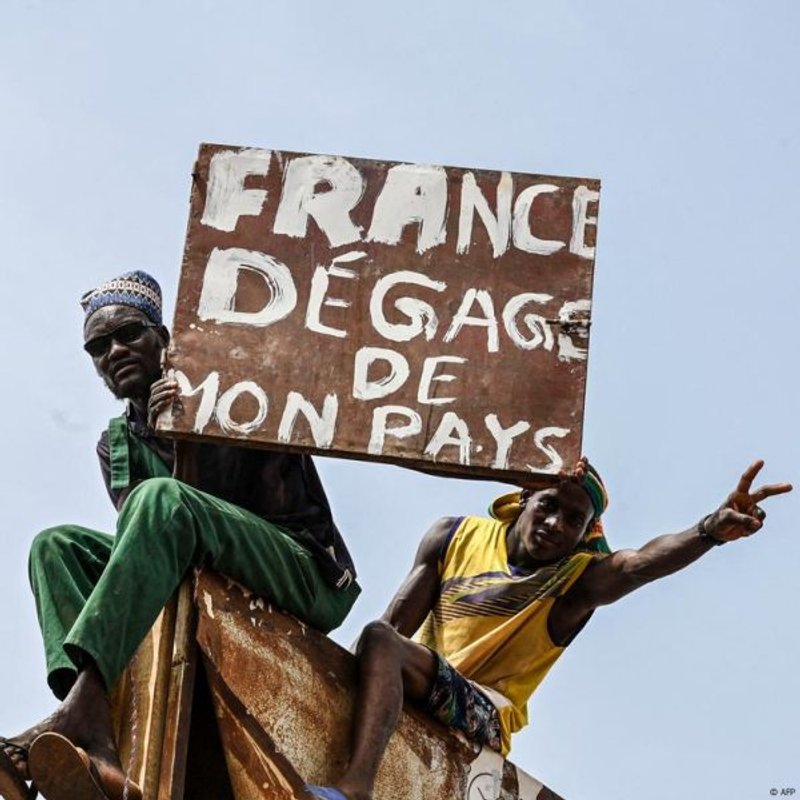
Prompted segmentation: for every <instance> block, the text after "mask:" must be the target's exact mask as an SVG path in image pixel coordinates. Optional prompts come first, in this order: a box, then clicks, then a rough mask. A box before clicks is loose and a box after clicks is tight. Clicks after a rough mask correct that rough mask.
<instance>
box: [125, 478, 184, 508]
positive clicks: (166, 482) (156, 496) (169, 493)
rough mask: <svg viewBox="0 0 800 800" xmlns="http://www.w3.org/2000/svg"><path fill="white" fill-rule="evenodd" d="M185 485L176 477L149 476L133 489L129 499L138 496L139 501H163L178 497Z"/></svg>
mask: <svg viewBox="0 0 800 800" xmlns="http://www.w3.org/2000/svg"><path fill="white" fill-rule="evenodd" d="M183 485H184V484H182V483H181V482H180V481H179V480H176V479H175V478H147V479H146V480H143V481H142V482H141V483H140V484H139V485H138V486H136V487H135V488H134V489H133V491H132V492H131V494H130V497H129V498H128V500H133V499H134V498H136V501H137V502H139V503H148V502H158V503H161V502H163V501H164V500H171V499H178V498H179V497H180V493H181V487H182V486H183Z"/></svg>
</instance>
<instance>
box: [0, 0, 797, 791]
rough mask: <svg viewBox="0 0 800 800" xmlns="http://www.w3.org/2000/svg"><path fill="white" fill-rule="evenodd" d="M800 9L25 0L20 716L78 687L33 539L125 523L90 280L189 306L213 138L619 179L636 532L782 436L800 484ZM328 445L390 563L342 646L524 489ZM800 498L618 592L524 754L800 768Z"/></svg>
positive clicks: (6, 426) (377, 551) (3, 197)
mask: <svg viewBox="0 0 800 800" xmlns="http://www.w3.org/2000/svg"><path fill="white" fill-rule="evenodd" d="M798 29H800V11H798V6H797V5H796V4H794V3H791V2H789V0H783V1H780V0H775V1H774V2H769V3H759V4H755V3H746V2H711V0H705V1H701V2H683V1H681V0H673V2H670V3H666V2H651V3H646V4H645V3H637V2H632V0H630V1H629V2H623V1H622V0H609V1H608V2H603V3H597V2H595V3H592V2H588V0H587V1H585V2H577V1H573V2H562V3H543V2H538V0H536V1H531V0H529V2H502V1H501V0H498V2H495V3H491V4H490V3H477V2H462V3H455V2H449V3H445V2H427V3H423V2H406V3H403V4H399V3H384V4H370V3H366V2H352V3H347V2H341V3H322V2H307V3H303V4H300V3H295V4H289V3H265V2H262V3H257V2H245V1H244V0H230V1H229V2H226V3H225V4H223V3H218V2H212V0H205V2H194V3H189V2H166V1H162V2H158V3H156V2H140V3H130V2H127V3H126V2H120V3H113V4H111V3H107V4H104V3H100V2H88V1H87V2H83V1H81V0H64V1H63V2H59V3H56V2H46V1H45V0H41V1H39V2H34V0H30V2H19V0H7V2H5V3H4V4H3V7H2V10H0V75H2V78H0V102H1V103H2V111H3V114H2V120H3V123H2V126H0V153H2V158H3V164H2V179H0V241H2V247H3V250H4V254H3V259H2V262H3V266H2V270H3V272H2V274H3V277H4V284H5V289H6V291H5V299H6V305H7V311H6V314H5V316H4V322H3V340H4V342H5V345H6V347H5V356H4V357H5V364H6V368H5V371H6V381H5V391H4V392H3V393H2V397H1V398H0V404H1V405H2V413H0V425H2V431H1V433H0V438H1V439H2V441H3V443H4V446H5V452H6V459H5V465H4V467H3V471H2V486H3V509H4V517H5V520H4V527H3V529H2V532H1V533H0V536H2V559H0V597H1V598H2V604H3V609H4V613H3V615H2V617H0V629H1V631H2V641H4V642H5V645H4V647H3V652H4V653H5V658H4V659H3V660H2V662H1V663H0V687H4V688H2V693H1V694H2V696H1V697H0V706H1V707H2V709H3V712H2V715H1V716H2V718H0V733H3V734H10V733H13V732H14V731H15V730H16V729H18V728H21V727H23V726H26V725H27V724H29V723H30V722H32V721H33V720H34V719H36V718H38V717H40V716H42V715H44V714H45V713H47V712H48V710H49V709H50V708H51V706H52V699H51V698H50V697H49V695H48V693H47V691H46V689H45V684H44V675H43V657H42V652H41V647H40V644H39V640H38V634H37V629H36V623H35V615H34V609H33V603H32V599H31V597H30V593H29V590H28V587H27V578H26V568H25V563H26V554H27V549H28V546H29V543H30V540H31V538H32V537H33V536H34V534H35V533H36V532H37V531H38V530H39V529H41V528H43V527H45V526H48V525H52V524H55V523H58V522H66V521H70V522H81V523H84V524H87V525H91V526H95V527H98V528H105V529H109V528H111V527H112V526H113V514H112V509H111V506H110V504H109V503H108V500H107V498H106V496H105V493H104V490H103V488H102V485H101V481H100V476H99V472H98V470H97V466H96V461H95V455H94V444H95V441H96V437H97V435H98V433H99V431H100V429H101V427H102V426H103V425H104V423H105V420H106V419H107V418H108V417H109V416H111V415H112V414H114V413H117V405H116V404H115V402H114V401H113V400H112V399H111V398H110V396H108V395H107V393H106V392H105V390H104V389H103V387H102V386H101V385H100V383H99V381H98V380H97V378H96V377H95V376H94V375H93V372H92V368H91V365H90V364H89V362H88V359H87V358H86V356H85V354H84V353H83V352H82V351H81V349H80V343H81V335H80V334H81V315H80V310H79V307H78V305H77V298H78V296H79V295H80V294H81V293H82V292H83V291H84V290H85V289H87V288H89V287H91V286H93V285H94V284H95V283H96V282H98V281H99V280H100V279H102V278H105V277H108V276H110V275H113V274H115V273H116V272H118V271H121V270H123V269H130V268H136V267H142V268H145V269H148V270H150V271H151V272H153V273H154V274H156V275H157V276H158V277H159V278H160V279H161V281H162V284H163V286H164V289H165V292H166V294H167V296H168V302H169V304H170V311H169V313H170V315H171V302H172V300H173V299H174V291H175V286H176V283H177V274H178V266H179V263H180V258H181V252H182V244H183V236H184V231H185V224H186V213H187V208H188V197H189V173H190V171H191V167H192V163H193V159H194V156H195V153H196V149H197V145H198V143H199V142H201V141H210V142H224V143H229V144H234V145H250V146H263V147H268V148H269V147H274V148H278V149H285V150H295V151H306V152H320V153H341V154H349V155H355V156H361V157H366V158H382V159H384V158H385V159H393V160H407V161H420V162H427V163H445V164H459V165H463V166H470V167H483V168H489V169H509V170H515V171H520V172H538V173H544V174H561V175H575V176H587V177H593V178H600V179H601V180H602V182H603V190H602V198H601V205H600V226H599V241H598V248H597V262H596V282H595V296H594V315H593V327H592V342H591V353H590V358H589V388H588V396H587V410H586V426H585V450H586V452H587V454H588V455H589V456H590V457H591V458H592V460H593V461H594V462H595V463H596V464H597V465H598V467H599V468H600V469H601V471H602V472H603V475H604V477H605V479H606V482H607V484H608V486H609V490H610V494H611V498H612V505H611V508H610V510H609V513H608V516H607V526H606V527H607V532H608V537H609V539H610V541H611V542H612V544H613V545H615V546H617V547H633V546H637V545H638V544H641V543H643V542H644V541H646V539H647V538H649V537H650V536H652V535H655V534H658V533H663V532H667V531H675V530H681V529H683V528H685V527H688V526H689V525H691V524H693V523H694V522H695V521H696V520H697V519H698V518H699V517H700V516H701V515H703V514H705V513H707V512H709V511H711V510H713V508H714V507H715V506H716V504H717V503H718V502H719V501H720V500H721V499H722V497H724V495H725V494H726V493H727V492H728V491H729V490H730V488H732V486H733V485H734V483H735V481H736V478H737V476H738V474H739V473H740V472H741V470H742V469H743V468H744V467H745V466H747V464H748V463H750V461H752V460H753V459H754V458H756V457H763V458H764V459H766V461H767V466H766V469H765V478H766V479H767V480H768V481H770V482H773V481H779V480H790V481H794V483H795V484H798V483H800V480H798V469H797V459H798V456H799V455H800V452H799V448H798V437H797V432H798V424H797V402H796V396H797V393H798V378H797V372H796V357H795V351H796V337H797V334H796V327H797V326H796V319H797V301H798V297H800V279H798V255H797V252H798V249H797V237H798V234H797V219H798V216H799V215H800V202H799V201H798V194H797V189H796V186H795V185H796V182H797V180H798V177H799V176H800V169H799V167H800V130H798V127H800V125H799V122H798V120H799V119H800V117H799V116H798V112H797V98H798V88H797V83H798V77H797V76H798V74H800V56H798V47H797V42H796V37H797V31H798ZM318 463H319V464H320V467H321V471H322V473H323V477H324V479H325V480H326V484H327V487H328V491H329V494H330V497H331V500H332V503H333V506H334V511H335V513H336V515H337V519H338V521H339V523H340V527H341V528H342V530H343V531H344V533H345V535H346V537H347V539H348V542H349V544H350V545H351V548H352V550H353V553H354V555H355V557H356V559H357V562H358V566H359V568H360V572H361V575H362V583H363V585H364V593H363V596H362V599H361V600H360V601H359V602H358V604H357V606H356V608H355V610H354V612H353V614H352V616H351V617H350V620H349V621H348V623H347V624H346V625H345V626H344V627H343V628H342V629H340V631H339V632H337V634H336V638H337V639H338V640H339V641H342V642H349V641H350V640H351V639H352V638H353V637H354V636H355V635H356V633H357V632H358V630H359V629H360V627H361V626H362V625H363V624H364V623H365V622H367V621H368V620H369V619H371V618H373V617H375V616H377V615H378V614H380V613H381V612H382V610H383V607H384V605H385V603H386V601H387V600H388V599H389V592H390V587H393V586H395V585H396V584H397V583H398V582H399V580H400V579H401V577H402V575H403V574H404V572H405V570H406V569H407V567H408V565H409V564H410V560H411V558H412V554H413V551H414V549H415V546H416V543H417V541H418V539H419V536H420V535H421V534H422V532H423V531H424V530H425V528H426V527H427V526H428V525H429V524H430V523H431V522H432V521H433V520H434V519H435V518H436V517H438V516H440V515H442V514H458V513H461V514H463V513H475V512H480V511H482V509H484V508H485V506H486V504H487V502H488V500H489V499H491V497H492V496H493V495H494V494H495V493H496V490H497V489H498V488H499V487H498V486H496V485H490V484H478V483H468V482H461V481H455V480H445V479H436V478H432V477H426V476H423V475H418V474H414V473H410V472H407V471H403V470H400V469H398V468H391V467H381V466H372V465H364V464H356V463H346V462H333V461H329V460H324V459H321V460H320V461H319V462H318ZM798 497H800V495H798V494H797V493H795V495H790V496H788V497H784V498H778V499H776V500H774V501H773V502H772V503H770V505H769V508H768V510H769V519H768V521H767V525H766V529H765V530H764V531H763V533H761V534H759V535H758V536H756V537H753V538H752V539H751V540H748V541H746V542H742V543H737V544H733V545H730V546H727V547H724V548H718V549H715V550H714V551H713V552H711V553H709V554H708V556H706V557H705V558H704V559H702V561H701V562H699V563H698V564H696V565H694V566H692V567H691V568H689V569H687V570H686V571H685V572H683V573H681V574H680V575H677V576H674V577H672V578H669V579H666V580H664V581H663V582H661V583H660V584H658V585H653V586H650V587H647V588H645V589H643V590H642V591H641V592H639V593H638V594H635V595H632V596H631V597H629V598H627V599H625V600H623V601H622V602H621V603H620V604H618V605H617V606H615V607H612V608H609V609H603V610H601V611H600V612H598V613H597V614H596V616H595V618H594V619H593V620H592V622H591V623H590V625H589V626H588V627H587V629H586V630H585V632H584V633H582V634H581V636H580V637H579V638H578V640H576V642H575V643H574V644H573V645H572V646H571V647H570V648H569V651H568V652H567V653H566V654H565V656H564V657H563V658H562V660H561V661H560V662H559V663H558V664H557V666H556V667H555V668H554V670H553V672H552V673H551V675H550V676H549V677H548V678H547V680H546V681H545V683H544V684H543V686H542V688H541V689H540V691H539V693H538V694H537V695H536V697H535V699H534V701H533V703H532V705H531V718H532V721H533V722H532V725H531V726H530V728H529V729H528V730H527V731H525V732H524V733H522V734H520V735H518V736H517V738H516V740H515V744H514V749H513V751H512V758H513V760H515V761H516V762H517V763H518V764H519V765H520V766H522V767H523V768H524V769H525V770H526V771H528V772H530V773H531V774H533V775H535V776H536V777H538V778H540V779H541V780H544V781H545V782H546V783H548V784H549V785H550V786H551V787H552V788H553V789H554V790H556V791H557V792H559V793H560V794H562V795H563V796H564V797H565V798H567V800H577V798H604V799H605V798H611V797H614V798H615V800H641V798H648V800H662V799H663V800H666V798H671V797H675V796H680V797H692V798H693V797H697V798H703V800H717V799H719V800H758V798H762V797H763V798H766V797H769V796H770V794H769V791H770V789H771V788H773V787H776V788H779V789H780V788H783V787H792V786H793V787H795V788H796V789H797V790H798V791H800V758H798V755H797V754H798V749H800V747H799V745H798V742H800V690H799V689H798V682H797V677H796V676H797V671H798V665H800V644H798V634H797V630H798V625H797V622H796V613H797V610H798V608H799V607H800V588H798V586H799V583H798V581H797V579H796V572H797V569H798V566H800V541H799V539H798V531H797V530H796V528H797V522H796V520H797V517H798V512H800V500H798Z"/></svg>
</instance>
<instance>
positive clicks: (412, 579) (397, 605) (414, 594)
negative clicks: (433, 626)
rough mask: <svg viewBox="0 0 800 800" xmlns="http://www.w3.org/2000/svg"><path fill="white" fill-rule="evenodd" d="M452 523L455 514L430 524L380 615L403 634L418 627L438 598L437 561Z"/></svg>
mask: <svg viewBox="0 0 800 800" xmlns="http://www.w3.org/2000/svg"><path fill="white" fill-rule="evenodd" d="M455 523H456V518H454V517H442V518H441V519H440V520H438V521H437V522H436V523H434V525H433V526H431V528H430V529H429V530H428V532H427V533H426V534H425V536H424V537H423V538H422V542H420V545H419V548H418V549H417V555H416V557H415V558H414V565H413V566H412V567H411V571H410V572H409V573H408V575H406V577H405V579H404V580H403V583H402V584H401V585H400V588H399V589H398V590H397V593H396V594H395V596H394V597H393V598H392V600H391V602H390V603H389V605H388V607H387V608H386V611H385V612H384V614H383V616H382V617H381V619H382V620H383V621H384V622H388V623H389V624H390V625H391V626H392V627H393V628H394V629H395V630H396V631H397V632H398V633H401V634H402V635H403V636H411V635H412V634H413V633H414V632H415V631H416V630H417V628H419V626H420V625H421V624H422V623H423V621H424V619H425V617H426V616H427V614H428V612H429V611H430V610H431V609H432V608H433V606H434V603H435V602H436V600H437V598H438V597H439V560H440V558H441V556H442V555H443V553H442V549H443V548H444V545H445V542H446V541H447V536H448V534H449V533H450V530H451V528H452V527H453V525H454V524H455Z"/></svg>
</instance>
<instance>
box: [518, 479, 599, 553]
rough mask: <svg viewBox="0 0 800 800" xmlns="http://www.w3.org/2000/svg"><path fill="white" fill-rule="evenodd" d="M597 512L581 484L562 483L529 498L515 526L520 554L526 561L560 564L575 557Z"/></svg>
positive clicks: (535, 493)
mask: <svg viewBox="0 0 800 800" xmlns="http://www.w3.org/2000/svg"><path fill="white" fill-rule="evenodd" d="M593 516H594V508H593V506H592V501H591V500H590V499H589V495H588V494H587V493H586V491H585V490H584V489H583V488H582V487H581V486H580V485H579V484H577V483H573V482H571V481H562V482H561V483H559V484H557V485H556V486H553V487H551V488H549V489H542V490H541V491H538V492H534V493H532V494H531V495H529V496H528V497H527V499H526V501H525V504H524V506H523V509H522V513H521V514H520V516H519V518H518V519H517V522H516V524H515V531H516V537H517V539H518V547H517V554H518V556H519V557H521V558H522V559H523V560H525V561H529V562H536V563H538V562H543V561H545V562H547V561H557V560H558V559H560V558H563V557H564V556H566V555H568V554H569V553H571V552H572V551H573V550H574V549H575V546H576V545H577V544H578V542H579V541H580V540H581V538H582V537H583V534H584V533H585V532H586V528H587V527H588V525H589V523H590V522H591V521H592V518H593Z"/></svg>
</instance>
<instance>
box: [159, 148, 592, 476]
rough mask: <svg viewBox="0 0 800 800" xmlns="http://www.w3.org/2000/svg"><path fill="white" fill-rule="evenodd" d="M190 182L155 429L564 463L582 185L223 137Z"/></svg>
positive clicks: (368, 452) (416, 455) (321, 447)
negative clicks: (239, 143)
mask: <svg viewBox="0 0 800 800" xmlns="http://www.w3.org/2000/svg"><path fill="white" fill-rule="evenodd" d="M194 178H195V180H194V183H193V188H192V197H191V210H190V217H189V226H188V232H187V240H186V249H185V253H184V258H183V266H182V271H181V279H180V287H179V292H178V302H177V308H176V315H175V323H174V327H173V341H172V344H171V346H170V349H169V354H168V366H169V367H171V368H173V369H174V370H175V371H176V374H177V376H178V377H179V379H180V382H181V387H182V394H183V401H182V402H183V413H173V414H171V415H170V414H165V415H163V416H162V419H161V420H160V423H159V429H160V430H161V431H162V432H165V433H172V434H173V435H179V436H184V437H198V436H202V437H203V438H211V439H214V438H226V439H230V438H234V439H240V440H242V442H244V443H246V444H253V445H261V446H264V445H267V446H273V447H274V446H279V447H288V448H299V449H310V450H312V451H318V452H325V453H329V454H332V455H338V456H344V457H354V458H367V459H376V460H383V461H391V462H400V463H405V464H407V465H411V466H416V467H421V468H424V469H427V470H430V471H438V472H456V473H463V472H470V473H472V474H475V475H483V476H488V477H494V478H501V477H502V478H505V479H523V478H526V477H530V476H531V473H532V472H533V473H536V474H537V475H539V476H542V475H550V474H553V473H554V472H556V471H558V468H559V467H560V466H561V463H562V462H564V463H566V464H567V465H569V464H571V463H574V462H575V460H576V459H577V458H578V456H579V455H580V451H581V434H582V418H583V402H584V390H585V382H586V364H587V362H586V357H587V348H588V326H589V316H590V303H591V294H592V279H593V269H594V242H595V237H596V216H597V201H598V197H599V183H598V182H597V181H595V180H584V179H576V178H561V177H546V176H540V175H528V174H521V173H514V174H511V173H501V172H491V171H487V170H466V169H460V168H453V167H434V166H420V165H408V164H398V163H395V162H383V161H369V160H366V159H356V158H347V159H345V158H341V157H327V156H314V155H308V154H299V153H288V152H279V151H268V150H258V149H246V148H239V147H227V146H222V145H202V146H201V148H200V153H199V157H198V160H197V164H196V168H195V173H194ZM199 387H202V388H199Z"/></svg>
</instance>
